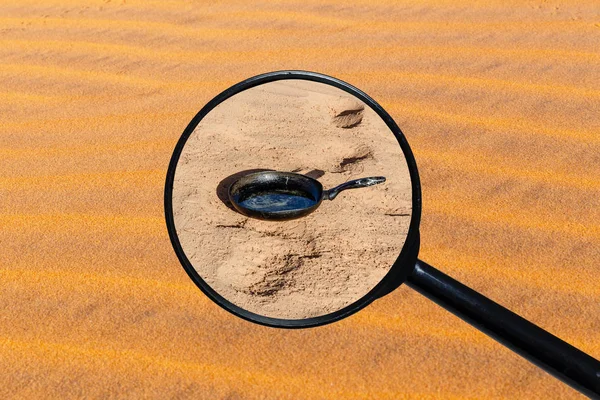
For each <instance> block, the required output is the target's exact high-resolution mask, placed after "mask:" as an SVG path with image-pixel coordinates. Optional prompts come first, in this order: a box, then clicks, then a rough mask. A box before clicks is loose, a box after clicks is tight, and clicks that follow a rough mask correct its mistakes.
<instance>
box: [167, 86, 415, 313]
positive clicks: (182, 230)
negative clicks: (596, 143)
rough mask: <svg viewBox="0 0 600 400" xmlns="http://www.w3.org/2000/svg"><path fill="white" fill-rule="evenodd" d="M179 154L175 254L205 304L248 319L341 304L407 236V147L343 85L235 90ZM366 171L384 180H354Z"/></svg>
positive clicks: (363, 287)
mask: <svg viewBox="0 0 600 400" xmlns="http://www.w3.org/2000/svg"><path fill="white" fill-rule="evenodd" d="M180 150H181V151H180V154H179V157H178V160H177V163H176V169H175V174H174V177H173V187H172V197H171V202H172V213H173V215H172V217H173V223H174V228H175V235H176V239H177V240H178V242H179V244H180V246H181V249H180V250H181V252H182V253H183V255H184V256H185V259H186V260H187V261H188V262H189V265H190V266H191V267H192V268H193V269H194V271H195V272H196V273H197V275H198V276H199V278H201V280H200V284H201V285H202V286H207V287H209V288H210V290H212V291H214V293H216V294H217V295H218V296H214V295H213V296H212V297H213V300H216V301H217V302H219V303H220V304H221V305H222V306H225V307H226V308H231V306H230V305H231V304H233V305H234V306H237V307H239V308H240V309H242V310H245V311H246V312H249V313H251V314H249V316H250V318H252V315H253V314H256V315H259V316H264V317H268V318H275V319H282V320H298V319H306V318H314V317H319V316H324V315H328V314H331V313H334V312H336V311H339V310H342V309H344V308H345V307H348V306H350V305H352V304H353V303H356V302H357V301H359V300H360V299H361V298H363V297H365V296H366V295H367V294H369V293H370V292H371V291H372V289H373V288H374V287H375V286H376V285H377V284H378V283H379V282H380V281H381V280H382V279H383V278H384V277H385V276H386V274H388V272H389V271H390V268H392V265H393V264H394V262H395V261H396V259H397V258H398V256H399V254H400V252H401V250H402V247H403V245H404V243H405V241H406V237H407V234H408V231H409V224H410V221H411V211H412V204H411V201H412V200H411V199H412V187H411V179H410V175H409V169H408V166H407V161H406V160H405V157H404V153H403V151H402V149H401V147H400V145H399V143H398V140H397V138H396V137H395V135H394V134H393V133H392V131H391V130H390V128H389V127H388V125H387V124H386V123H385V122H384V121H383V120H382V118H381V117H380V116H379V115H378V114H377V113H376V112H375V111H374V110H373V109H372V108H371V107H370V106H369V105H368V104H366V103H365V102H363V101H362V100H360V99H359V98H358V97H356V96H355V95H353V94H351V93H349V92H348V91H345V90H342V89H341V88H338V87H335V86H333V85H330V84H326V83H321V82H315V81H311V80H304V79H283V80H277V81H271V82H266V83H262V84H259V85H257V86H254V87H250V88H248V89H245V90H242V91H240V92H238V93H236V94H234V95H233V96H231V97H228V98H226V99H225V100H224V101H222V102H221V103H219V104H218V105H217V106H216V107H214V108H213V109H212V110H210V111H209V112H208V114H206V115H205V116H204V117H203V118H202V119H201V120H200V122H199V123H198V124H197V126H195V128H194V129H193V131H192V132H191V134H189V137H187V140H185V144H184V145H183V147H182V148H181V149H180ZM269 170H270V171H271V174H270V175H269V174H266V173H265V171H269ZM253 173H254V174H255V175H253V176H254V177H255V178H253V179H254V180H252V179H250V178H248V177H249V176H250V177H251V175H252V174H253ZM277 173H293V174H290V175H277ZM294 175H304V177H306V179H302V178H299V177H296V176H294ZM256 177H257V178H256ZM268 177H272V179H271V178H269V179H271V180H269V181H268V182H267V183H265V182H266V180H268V179H267V178H268ZM365 177H385V179H380V178H378V179H379V180H377V181H364V180H363V181H362V186H361V185H360V184H356V183H352V182H350V181H353V180H355V179H360V178H365ZM244 179H245V181H244ZM286 179H287V180H286ZM384 181H385V182H384ZM240 182H241V183H240ZM244 182H245V185H242V183H244ZM257 182H258V183H257ZM274 182H275V183H274ZM345 182H346V183H347V184H346V186H345V187H343V188H342V189H341V190H343V191H341V190H340V191H339V192H336V193H335V195H333V196H331V193H332V192H331V189H332V188H334V187H337V186H339V185H340V184H343V183H345ZM359 183H360V182H359ZM367 183H368V184H367ZM269 185H271V186H269ZM367 186H369V187H367ZM232 188H233V189H232ZM240 188H241V189H240ZM346 189H351V190H346ZM232 192H233V194H232ZM240 193H241V194H240ZM236 194H237V196H238V197H235V196H236ZM328 196H329V197H328ZM232 199H233V200H232ZM311 207H313V208H312V209H310V208H311ZM309 209H310V210H309ZM244 210H246V211H247V210H250V211H252V210H255V211H257V213H258V214H257V213H254V214H252V213H251V212H250V211H248V213H250V214H252V215H250V216H249V215H244V212H245V211H244ZM301 210H307V211H309V212H307V213H304V214H303V213H302V212H301ZM260 212H263V214H260ZM271 212H275V214H276V213H277V212H281V213H284V214H285V213H288V214H285V215H284V217H282V218H280V219H277V218H269V216H271V217H273V214H269V213H271ZM264 213H266V214H264ZM282 215H283V214H282ZM180 258H181V254H180ZM188 272H189V271H188ZM197 283H198V282H197ZM205 289H206V288H205ZM247 317H248V315H247Z"/></svg>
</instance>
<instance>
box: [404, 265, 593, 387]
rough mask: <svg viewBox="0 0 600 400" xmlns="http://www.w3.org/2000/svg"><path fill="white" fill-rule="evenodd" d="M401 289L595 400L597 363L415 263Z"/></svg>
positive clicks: (470, 290)
mask: <svg viewBox="0 0 600 400" xmlns="http://www.w3.org/2000/svg"><path fill="white" fill-rule="evenodd" d="M406 283H407V285H408V286H410V287H411V288H413V289H415V290H416V291H417V292H419V293H421V294H422V295H424V296H425V297H428V298H429V299H431V300H433V301H434V302H436V303H437V304H439V305H441V306H442V307H444V308H445V309H446V310H448V311H450V312H452V313H453V314H455V315H456V316H458V317H459V318H461V319H463V320H465V321H466V322H468V323H469V324H471V325H473V326H474V327H475V328H477V329H479V330H481V331H482V332H484V333H485V334H487V335H489V336H490V337H492V338H494V339H495V340H497V341H498V342H500V343H502V344H503V345H505V346H507V347H508V348H510V349H511V350H513V351H515V352H516V353H518V354H519V355H521V356H522V357H524V358H526V359H527V360H529V361H530V362H532V363H534V364H535V365H537V366H539V367H540V368H542V369H544V370H545V371H546V372H548V373H549V374H551V375H554V376H555V377H556V378H558V379H560V380H562V381H563V382H565V383H566V384H568V385H570V386H571V387H573V388H574V389H576V390H578V391H580V392H581V393H583V394H585V395H587V396H589V397H591V398H597V399H600V361H598V360H596V359H594V358H592V357H591V356H589V355H587V354H585V353H584V352H582V351H581V350H579V349H577V348H575V347H573V346H571V345H570V344H568V343H567V342H564V341H563V340H561V339H559V338H557V337H556V336H554V335H552V334H550V333H549V332H547V331H545V330H543V329H541V328H540V327H538V326H536V325H534V324H532V323H531V322H529V321H527V320H526V319H524V318H522V317H520V316H518V315H517V314H515V313H513V312H512V311H510V310H508V309H506V308H504V307H502V306H501V305H499V304H498V303H495V302H494V301H492V300H490V299H488V298H487V297H485V296H483V295H481V294H479V293H477V292H476V291H474V290H472V289H470V288H469V287H467V286H465V285H463V284H462V283H460V282H458V281H456V280H454V279H452V278H451V277H449V276H448V275H446V274H444V273H443V272H441V271H438V270H437V269H435V268H434V267H432V266H431V265H428V264H427V263H425V262H423V261H421V260H417V263H416V265H415V269H414V270H413V272H412V274H411V275H410V276H409V277H408V280H407V281H406Z"/></svg>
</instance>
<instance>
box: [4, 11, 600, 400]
mask: <svg viewBox="0 0 600 400" xmlns="http://www.w3.org/2000/svg"><path fill="white" fill-rule="evenodd" d="M254 3H255V4H253V5H252V6H250V5H247V4H248V2H246V1H235V2H228V3H220V4H215V5H211V6H210V7H209V6H200V5H192V4H190V3H187V2H177V1H172V2H171V1H168V2H167V1H151V2H148V1H144V2H141V1H132V0H128V1H126V2H124V1H118V2H117V1H112V2H104V1H98V2H92V3H89V4H88V5H86V6H81V5H80V3H79V2H76V1H74V0H66V1H62V2H58V1H55V0H41V1H33V0H21V1H19V2H5V3H4V4H3V5H0V32H2V35H1V38H0V42H1V43H2V46H0V54H1V62H0V109H1V112H2V116H3V120H2V124H0V130H1V131H0V133H1V134H0V142H1V143H0V171H1V172H0V207H2V211H1V214H0V226H2V230H1V232H0V235H1V239H0V243H1V244H2V250H3V251H2V258H1V261H2V262H1V266H0V279H2V285H1V286H0V301H1V302H2V304H3V307H2V308H1V309H0V321H1V323H0V330H1V332H0V365H2V385H0V398H3V399H4V398H26V399H30V398H49V399H54V398H77V397H96V398H100V397H101V398H117V397H129V398H141V397H146V398H157V399H163V398H190V397H194V398H228V399H237V398H249V399H256V398H294V399H296V398H309V399H310V398H315V399H321V398H373V399H385V398H393V399H398V398H411V399H412V398H424V399H443V398H527V399H564V398H582V397H581V396H578V394H577V393H576V392H575V391H573V390H572V389H570V388H569V387H567V386H565V385H564V384H562V383H561V382H559V381H557V380H556V379H554V378H552V377H550V376H549V375H547V374H546V373H544V372H542V371H541V370H540V369H538V368H537V367H535V366H533V365H531V364H530V363H528V362H527V361H524V360H523V359H521V358H520V357H519V356H517V355H515V354H514V353H512V352H511V351H510V350H508V349H506V348H504V347H502V346H501V345H499V344H497V343H495V342H494V341H493V340H491V339H489V338H487V337H486V336H485V335H483V334H482V333H480V332H478V331H476V330H475V329H473V328H471V327H470V326H468V325H467V324H465V323H463V322H462V321H460V320H458V319H457V318H456V317H454V316H452V315H450V314H449V313H447V312H446V311H444V310H443V309H440V308H439V307H438V306H436V305H435V304H433V303H431V302H430V301H428V300H426V299H424V298H423V297H421V296H420V295H418V294H416V293H414V292H412V291H411V290H410V289H408V288H406V287H401V288H399V289H398V290H397V291H395V292H394V293H392V294H391V295H389V296H387V297H386V298H384V299H381V300H379V301H377V302H376V303H374V304H373V305H371V306H369V307H367V308H366V309H365V310H363V311H361V312H360V313H358V314H356V315H355V316H352V317H351V318H348V319H346V320H344V321H341V322H339V323H336V324H333V325H330V326H327V327H323V328H316V329H309V330H301V331H283V330H274V329H269V328H264V327H260V326H257V325H254V324H251V323H248V322H245V321H242V320H239V319H236V318H234V317H233V316H231V315H230V314H228V313H227V312H225V311H223V310H221V309H220V308H218V307H217V306H216V305H214V304H213V303H212V302H211V301H210V300H208V299H207V298H205V297H204V296H203V295H202V294H201V293H200V292H199V290H198V289H197V288H196V287H195V286H194V284H193V283H192V282H191V281H190V279H189V278H188V277H187V275H186V274H185V272H184V271H183V269H182V268H181V266H180V265H179V262H178V261H177V258H176V257H175V255H174V253H173V251H172V248H171V245H170V243H169V240H168V236H167V232H166V228H165V223H164V218H163V206H162V200H163V185H164V178H165V172H166V168H167V165H168V162H169V158H170V156H171V152H172V150H173V147H174V146H175V143H176V141H177V139H178V138H179V136H180V134H181V132H182V131H183V129H184V128H185V126H186V125H187V123H188V122H189V121H190V119H191V118H192V117H193V115H194V114H195V113H196V112H197V111H198V109H199V108H200V107H201V106H202V105H203V104H205V103H206V102H207V101H208V100H210V99H211V98H212V97H213V96H214V95H215V94H217V93H218V92H220V91H221V90H223V89H225V88H227V87H228V86H229V85H231V84H233V83H235V82H238V81H240V80H242V79H245V78H247V77H249V76H252V75H255V74H258V73H262V72H265V71H270V70H278V69H286V68H294V69H307V70H315V71H319V72H323V73H326V74H330V75H333V76H336V77H339V78H341V79H344V80H347V81H349V82H350V83H352V84H354V85H356V86H357V87H359V88H361V89H363V90H364V91H366V92H367V93H369V94H370V95H371V96H373V97H374V98H375V99H376V100H377V101H379V102H380V103H381V104H382V105H383V106H384V107H385V108H386V109H387V110H388V111H389V112H390V113H391V115H392V116H393V117H394V118H395V120H396V122H397V123H398V124H399V125H400V127H401V128H402V129H403V131H404V132H405V134H406V136H407V137H408V139H409V141H410V144H411V146H412V148H413V150H414V152H415V156H416V158H417V162H418V165H419V168H420V174H421V181H422V184H423V203H424V207H423V221H422V225H421V234H422V251H421V257H422V258H423V259H424V260H426V261H428V262H430V263H432V264H433V265H436V266H438V267H439V268H440V269H442V270H444V271H446V272H448V273H449V274H451V275H452V276H454V277H456V278H457V279H459V280H461V281H463V282H465V283H466V284H468V285H470V286H472V287H473V288H475V289H477V290H479V291H481V292H482V293H484V294H486V295H488V296H490V297H491V298H492V299H495V300H497V301H498V302H500V303H501V304H504V305H506V306H507V307H509V308H511V309H512V310H514V311H516V312H518V313H519V314H521V315H523V316H524V317H526V318H528V319H530V320H532V321H533V322H535V323H538V324H539V325H541V326H542V327H544V328H546V329H547V330H549V331H550V332H552V333H554V334H556V335H558V336H559V337H561V338H564V339H565V340H567V341H569V342H570V343H572V344H574V345H576V346H578V347H580V348H581V349H582V350H584V351H586V352H588V353H589V354H591V355H593V356H595V357H596V358H600V334H599V332H600V329H599V327H600V285H599V284H598V282H600V267H599V266H600V250H599V249H600V224H599V222H598V221H600V196H598V191H599V189H600V158H599V154H600V114H598V110H599V109H600V79H599V78H600V76H599V72H598V68H597V66H598V64H599V62H600V52H599V51H598V43H599V41H600V22H599V21H600V17H599V15H598V10H597V5H596V2H593V1H556V0H549V1H542V0H539V1H526V2H522V1H508V2H507V1H497V0H492V1H481V0H479V1H475V2H473V3H471V4H465V3H457V2H455V1H433V0H422V1H418V2H416V3H415V2H410V4H409V3H408V2H407V4H406V5H398V2H396V1H382V2H380V3H379V4H373V2H372V1H366V0H359V1H355V2H352V3H348V2H341V1H335V2H334V1H332V2H329V3H326V2H322V1H316V0H303V1H294V2H281V1H275V2H272V1H269V2H266V1H258V2H254ZM16 4H18V5H16ZM458 4H460V5H458Z"/></svg>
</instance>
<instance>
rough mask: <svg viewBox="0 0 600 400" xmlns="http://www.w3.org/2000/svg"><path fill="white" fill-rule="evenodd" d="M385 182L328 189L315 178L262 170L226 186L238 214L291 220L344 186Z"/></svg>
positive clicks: (374, 179)
mask: <svg viewBox="0 0 600 400" xmlns="http://www.w3.org/2000/svg"><path fill="white" fill-rule="evenodd" d="M383 182H385V178H384V177H383V176H373V177H368V178H360V179H355V180H352V181H348V182H344V183H342V184H341V185H339V186H336V187H334V188H332V189H329V190H323V185H322V184H321V182H319V181H318V180H316V179H313V178H311V177H308V176H306V175H301V174H296V173H293V172H279V171H262V172H255V173H252V174H248V175H244V176H242V177H241V178H239V179H238V180H237V181H235V182H233V183H232V184H231V186H230V187H229V201H231V204H232V205H233V206H234V207H235V209H236V210H238V211H239V212H240V213H241V214H243V215H246V216H248V217H252V218H258V219H262V220H273V221H281V220H290V219H295V218H300V217H303V216H305V215H308V214H310V213H312V212H313V211H315V210H316V209H317V208H318V207H319V205H320V204H321V201H323V200H324V199H325V200H333V199H335V198H336V196H337V195H338V194H339V193H340V192H341V191H342V190H346V189H356V188H363V187H367V186H372V185H376V184H378V183H383Z"/></svg>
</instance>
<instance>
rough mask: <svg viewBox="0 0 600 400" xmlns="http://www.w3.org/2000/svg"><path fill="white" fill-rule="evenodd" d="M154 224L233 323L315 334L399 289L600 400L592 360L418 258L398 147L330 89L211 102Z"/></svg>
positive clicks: (303, 86)
mask: <svg viewBox="0 0 600 400" xmlns="http://www.w3.org/2000/svg"><path fill="white" fill-rule="evenodd" d="M325 188H329V189H325ZM347 189H352V190H347ZM356 189H358V190H356ZM333 199H335V201H329V200H333ZM324 200H327V201H324ZM165 216H166V222H167V228H168V231H169V236H170V239H171V242H172V245H173V247H174V250H175V253H176V254H177V256H178V258H179V260H180V262H181V264H182V265H183V267H184V269H185V270H186V272H187V273H188V275H189V276H190V278H191V279H192V280H193V281H194V283H195V284H196V285H197V286H198V287H199V288H200V290H202V292H204V293H205V294H206V295H207V296H208V297H209V298H210V299H211V300H213V301H214V302H215V303H217V304H218V305H219V306H221V307H223V308H224V309H226V310H227V311H229V312H231V313H233V314H234V315H236V316H238V317H241V318H244V319H246V320H248V321H251V322H254V323H258V324H262V325H266V326H271V327H279V328H308V327H315V326H320V325H325V324H329V323H332V322H335V321H338V320H340V319H342V318H346V317H348V316H350V315H352V314H354V313H355V312H357V311H359V310H361V309H362V308H364V307H366V306H367V305H369V304H370V303H371V302H373V301H374V300H376V299H377V298H380V297H382V296H384V295H386V294H388V293H390V292H391V291H393V290H395V289H396V288H398V287H399V286H400V285H402V284H403V283H406V285H407V286H409V287H411V288H412V289H414V290H416V291H418V292H419V293H421V294H423V295H425V296H426V297H428V298H430V299H431V300H433V301H435V302H436V303H438V304H439V305H441V306H442V307H444V308H446V309H447V310H449V311H450V312H452V313H454V314H455V315H457V316H458V317H460V318H462V319H463V320H465V321H467V322H468V323H470V324H471V325H473V326H474V327H476V328H478V329H480V330H481V331H483V332H484V333H486V334H488V335H489V336H491V337H492V338H494V339H495V340H497V341H498V342H500V343H502V344H504V345H506V346H507V347H509V348H510V349H512V350H513V351H515V352H517V353H518V354H520V355H521V356H523V357H524V358H526V359H528V360H529V361H531V362H533V363H534V364H536V365H538V366H539V367H541V368H543V369H544V370H545V371H546V372H548V373H550V374H552V375H554V376H555V377H557V378H559V379H560V380H562V381H563V382H565V383H567V384H569V385H570V386H572V387H573V388H575V389H577V390H579V391H580V392H581V393H583V394H586V395H587V396H590V397H599V396H600V362H599V361H597V360H596V359H594V358H592V357H591V356H589V355H587V354H585V353H583V352H582V351H580V350H578V349H577V348H575V347H573V346H571V345H569V344H568V343H566V342H564V341H562V340H561V339H559V338H557V337H556V336H554V335H552V334H550V333H548V332H546V331H545V330H543V329H541V328H539V327H537V326H536V325H534V324H532V323H531V322H529V321H527V320H525V319H523V318H521V317H520V316H518V315H516V314H515V313H513V312H511V311H509V310H507V309H506V308H504V307H502V306H501V305H499V304H497V303H495V302H493V301H492V300H490V299H488V298H486V297H484V296H482V295H481V294H479V293H477V292H476V291H474V290H472V289H470V288H468V287H467V286H465V285H463V284H461V283H460V282H458V281H456V280H454V279H452V278H451V277H449V276H448V275H446V274H444V273H442V272H440V271H439V270H437V269H435V268H434V267H432V266H430V265H428V264H427V263H425V262H424V261H421V260H420V259H418V253H419V243H420V242H419V222H420V217H421V185H420V181H419V174H418V171H417V165H416V161H415V158H414V156H413V153H412V151H411V149H410V147H409V145H408V142H407V140H406V137H405V136H404V134H403V133H402V132H401V130H400V129H399V128H398V126H397V125H396V123H395V122H394V120H393V119H392V118H391V117H390V115H389V114H388V113H387V112H386V111H385V110H384V109H383V108H382V107H381V106H380V105H379V104H377V102H375V101H374V100H373V99H372V98H370V97H369V96H368V95H367V94H365V93H364V92H362V91H360V90H359V89H357V88H355V87H353V86H351V85H349V84H348V83H345V82H343V81H340V80H338V79H336V78H333V77H330V76H326V75H323V74H318V73H313V72H306V71H279V72H271V73H267V74H263V75H258V76H255V77H252V78H249V79H247V80H245V81H243V82H240V83H238V84H236V85H234V86H232V87H230V88H229V89H227V90H225V91H224V92H222V93H221V94H219V95H218V96H216V97H215V98H214V99H213V100H211V101H210V102H209V103H208V104H207V105H206V106H205V107H204V108H202V110H200V112H199V113H198V114H197V115H196V116H195V117H194V118H193V119H192V121H191V122H190V124H189V125H188V126H187V128H186V129H185V131H184V132H183V134H182V136H181V138H180V139H179V141H178V143H177V145H176V147H175V150H174V152H173V156H172V158H171V162H170V164H169V169H168V173H167V179H166V185H165Z"/></svg>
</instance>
